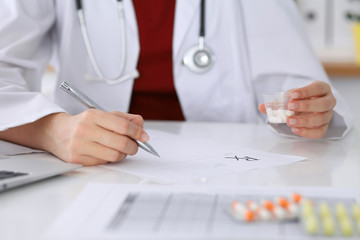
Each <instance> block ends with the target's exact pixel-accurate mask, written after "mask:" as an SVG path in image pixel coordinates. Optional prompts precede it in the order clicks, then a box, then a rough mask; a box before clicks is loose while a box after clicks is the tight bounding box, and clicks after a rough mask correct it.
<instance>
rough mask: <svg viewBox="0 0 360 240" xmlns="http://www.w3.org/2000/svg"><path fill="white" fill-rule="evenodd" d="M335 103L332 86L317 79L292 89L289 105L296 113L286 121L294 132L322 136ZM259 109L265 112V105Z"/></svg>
mask: <svg viewBox="0 0 360 240" xmlns="http://www.w3.org/2000/svg"><path fill="white" fill-rule="evenodd" d="M335 105H336V99H335V97H334V96H333V94H332V91H331V87H330V85H329V84H327V83H325V82H322V81H315V82H313V83H311V84H309V85H307V86H305V87H303V88H298V89H292V90H291V91H290V101H289V102H288V106H287V107H288V109H289V110H291V111H295V115H294V116H290V117H288V118H287V120H286V123H287V125H288V126H289V127H291V131H292V132H293V133H294V134H297V135H299V136H302V137H307V138H313V139H318V138H322V137H323V136H324V135H325V133H326V131H327V129H328V127H329V123H330V121H331V119H332V116H333V108H334V107H335ZM259 110H260V111H261V112H262V113H264V114H265V113H266V109H265V105H264V104H260V105H259Z"/></svg>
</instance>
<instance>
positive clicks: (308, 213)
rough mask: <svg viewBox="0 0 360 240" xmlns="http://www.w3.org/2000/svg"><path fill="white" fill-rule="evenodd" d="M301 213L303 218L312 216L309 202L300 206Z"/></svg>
mask: <svg viewBox="0 0 360 240" xmlns="http://www.w3.org/2000/svg"><path fill="white" fill-rule="evenodd" d="M301 212H302V214H303V216H304V217H310V216H313V215H314V206H313V204H312V202H310V201H303V203H302V204H301Z"/></svg>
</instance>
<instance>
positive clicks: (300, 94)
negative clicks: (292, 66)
mask: <svg viewBox="0 0 360 240" xmlns="http://www.w3.org/2000/svg"><path fill="white" fill-rule="evenodd" d="M329 92H331V87H330V85H329V84H327V83H326V82H322V81H315V82H313V83H311V84H309V85H307V86H305V87H302V88H298V89H294V90H291V91H290V96H291V98H292V99H304V98H310V97H321V96H324V95H326V94H328V93H329Z"/></svg>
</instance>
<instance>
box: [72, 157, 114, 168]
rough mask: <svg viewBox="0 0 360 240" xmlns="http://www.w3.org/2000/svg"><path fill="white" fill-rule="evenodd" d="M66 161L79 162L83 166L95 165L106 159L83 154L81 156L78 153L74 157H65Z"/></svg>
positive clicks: (103, 162) (102, 162)
mask: <svg viewBox="0 0 360 240" xmlns="http://www.w3.org/2000/svg"><path fill="white" fill-rule="evenodd" d="M66 162H69V163H74V164H81V165H83V166H96V165H100V164H105V163H107V161H105V160H101V159H97V158H94V157H91V156H83V155H82V156H80V155H79V156H77V157H76V158H72V159H71V158H70V159H66Z"/></svg>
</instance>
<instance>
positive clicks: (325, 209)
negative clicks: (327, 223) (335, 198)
mask: <svg viewBox="0 0 360 240" xmlns="http://www.w3.org/2000/svg"><path fill="white" fill-rule="evenodd" d="M319 214H320V216H321V218H323V219H325V218H330V217H331V211H330V206H329V204H327V203H326V202H321V203H320V204H319Z"/></svg>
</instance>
